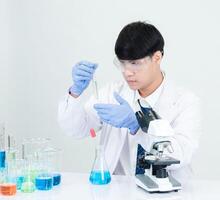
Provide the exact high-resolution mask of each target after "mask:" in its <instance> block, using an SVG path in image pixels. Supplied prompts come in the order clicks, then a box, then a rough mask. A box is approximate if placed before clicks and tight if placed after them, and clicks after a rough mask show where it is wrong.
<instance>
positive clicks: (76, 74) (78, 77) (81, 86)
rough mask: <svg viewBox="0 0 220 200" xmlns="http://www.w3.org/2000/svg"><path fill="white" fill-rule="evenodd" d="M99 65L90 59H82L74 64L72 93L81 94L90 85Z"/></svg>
mask: <svg viewBox="0 0 220 200" xmlns="http://www.w3.org/2000/svg"><path fill="white" fill-rule="evenodd" d="M97 66H98V65H97V64H95V63H91V62H88V61H81V62H79V63H77V64H76V65H74V66H73V69H72V79H73V85H72V87H71V88H70V93H71V94H75V95H80V94H81V93H82V92H83V91H84V90H85V89H86V88H87V87H88V85H89V83H90V81H91V79H92V77H93V74H94V72H95V70H96V68H97Z"/></svg>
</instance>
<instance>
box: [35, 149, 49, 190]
mask: <svg viewBox="0 0 220 200" xmlns="http://www.w3.org/2000/svg"><path fill="white" fill-rule="evenodd" d="M51 153H52V152H51V150H50V148H47V149H44V150H42V151H41V152H39V163H40V165H39V169H40V170H39V173H38V175H37V176H36V178H35V186H36V188H37V189H38V190H50V189H52V187H53V175H52V173H51Z"/></svg>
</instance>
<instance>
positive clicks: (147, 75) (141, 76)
mask: <svg viewBox="0 0 220 200" xmlns="http://www.w3.org/2000/svg"><path fill="white" fill-rule="evenodd" d="M160 60H161V57H158V55H156V54H154V55H153V56H152V57H149V56H148V57H145V58H142V59H138V60H119V62H120V65H121V71H122V74H123V76H124V78H125V80H126V81H127V83H128V85H129V87H130V88H131V89H132V90H145V89H146V88H148V87H149V86H150V85H151V84H152V83H153V82H154V81H155V79H156V78H157V76H158V72H160ZM158 70H159V71H158Z"/></svg>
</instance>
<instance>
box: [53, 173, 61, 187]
mask: <svg viewBox="0 0 220 200" xmlns="http://www.w3.org/2000/svg"><path fill="white" fill-rule="evenodd" d="M60 182H61V174H53V185H59V184H60Z"/></svg>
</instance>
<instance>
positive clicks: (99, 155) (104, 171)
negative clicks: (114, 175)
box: [89, 145, 111, 185]
mask: <svg viewBox="0 0 220 200" xmlns="http://www.w3.org/2000/svg"><path fill="white" fill-rule="evenodd" d="M89 180H90V182H91V183H92V184H95V185H104V184H108V183H110V181H111V175H110V172H109V170H108V167H107V164H106V161H105V155H104V148H103V145H98V146H97V147H96V155H95V161H94V163H93V167H92V171H91V173H90V178H89Z"/></svg>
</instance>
